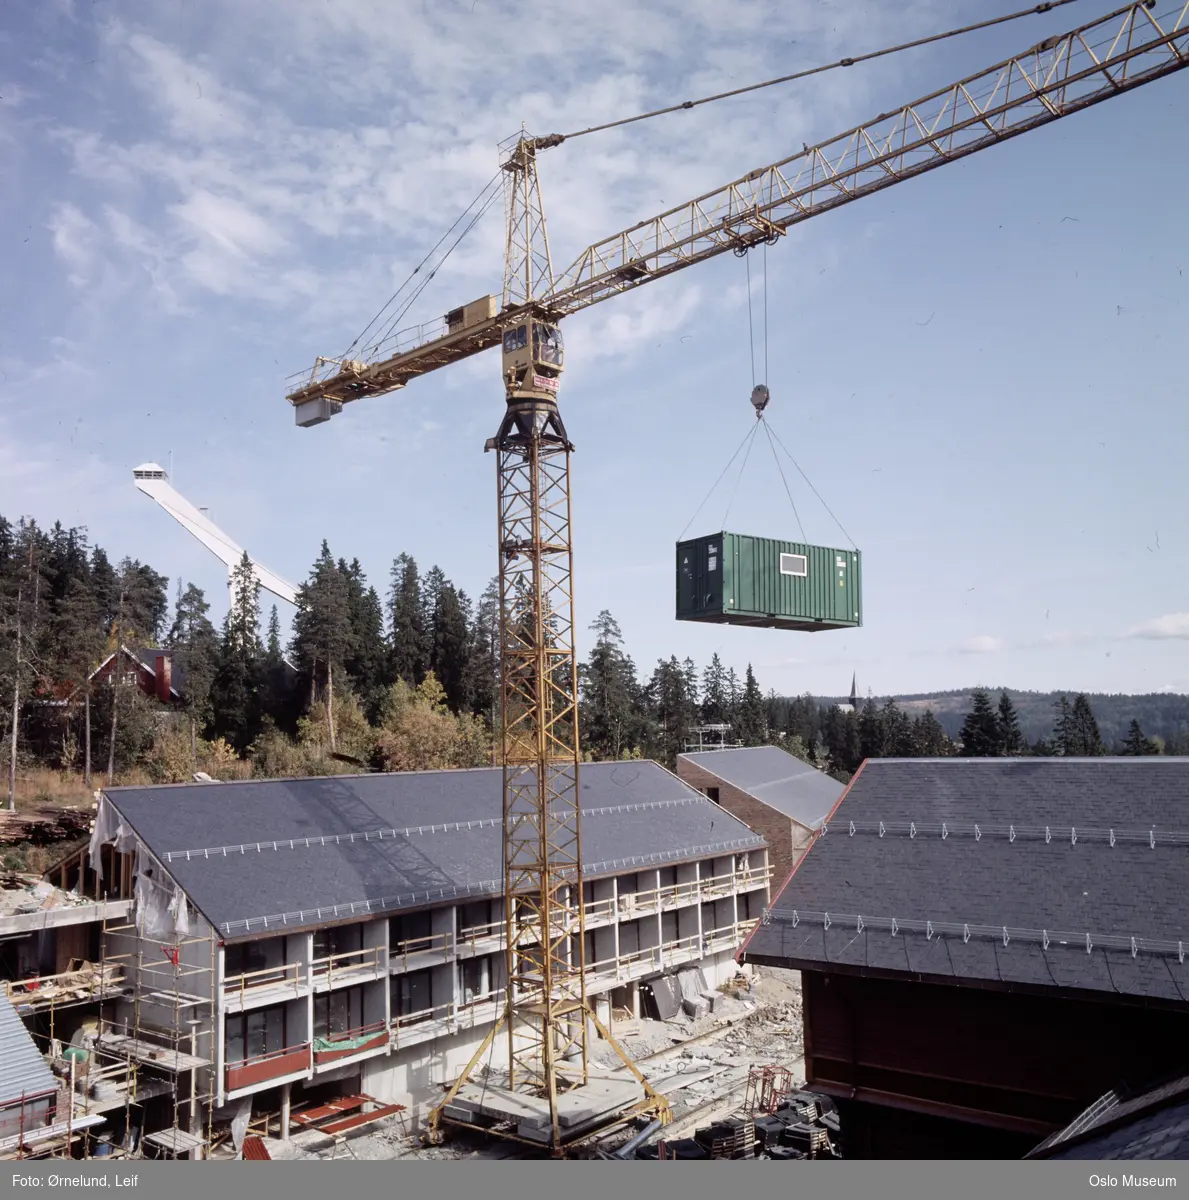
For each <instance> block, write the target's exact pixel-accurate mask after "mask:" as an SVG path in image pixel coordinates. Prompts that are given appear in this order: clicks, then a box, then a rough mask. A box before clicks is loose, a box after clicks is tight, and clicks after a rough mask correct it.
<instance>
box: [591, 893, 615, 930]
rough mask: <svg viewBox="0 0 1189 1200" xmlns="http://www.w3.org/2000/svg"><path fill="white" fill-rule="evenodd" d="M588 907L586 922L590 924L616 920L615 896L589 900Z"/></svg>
mask: <svg viewBox="0 0 1189 1200" xmlns="http://www.w3.org/2000/svg"><path fill="white" fill-rule="evenodd" d="M585 908H586V923H587V924H588V925H590V924H592V923H594V922H596V921H597V922H602V921H614V920H615V897H614V896H608V897H607V898H606V899H605V900H588V901H587V902H586V905H585Z"/></svg>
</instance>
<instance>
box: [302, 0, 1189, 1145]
mask: <svg viewBox="0 0 1189 1200" xmlns="http://www.w3.org/2000/svg"><path fill="white" fill-rule="evenodd" d="M1154 8H1155V0H1143V2H1142V3H1135V4H1129V5H1127V6H1126V7H1123V8H1120V9H1117V10H1116V11H1114V12H1112V13H1110V14H1108V15H1106V16H1103V17H1100V18H1098V19H1096V20H1093V21H1090V22H1088V23H1086V24H1084V25H1081V26H1079V27H1078V28H1076V29H1073V30H1070V31H1069V32H1067V33H1064V34H1060V35H1057V36H1054V37H1050V38H1047V39H1045V40H1044V41H1042V42H1040V43H1039V44H1038V45H1035V46H1033V47H1031V48H1030V49H1029V50H1027V51H1025V52H1024V53H1022V54H1019V55H1015V56H1013V57H1011V58H1008V59H1006V60H1004V61H1003V62H999V63H996V64H995V65H994V66H992V67H989V68H987V69H985V70H983V71H979V72H977V73H976V74H973V75H970V76H968V77H967V78H965V79H962V80H959V81H958V82H956V83H953V84H950V85H949V86H947V87H945V88H942V89H940V90H938V91H935V92H932V93H931V94H930V95H928V96H925V97H923V98H922V99H920V100H916V101H913V102H912V103H910V104H905V105H904V106H903V107H901V108H898V109H896V110H894V111H891V112H885V113H881V114H880V115H879V116H877V117H875V118H874V119H873V120H871V121H869V122H866V123H864V124H862V125H858V126H855V127H854V128H853V129H849V130H847V131H846V132H844V133H842V134H839V135H838V136H837V137H833V138H830V139H828V140H827V141H823V142H819V143H818V144H816V145H814V146H808V145H806V146H805V147H804V148H803V149H802V150H801V151H800V152H799V153H796V154H793V155H790V156H789V157H788V158H785V159H783V160H781V161H780V162H776V163H772V164H769V165H767V166H761V167H758V168H756V169H755V170H753V171H749V172H748V173H747V174H745V175H743V176H741V177H740V178H738V179H735V180H732V181H731V182H729V183H727V184H725V185H724V186H722V187H720V188H717V189H715V190H714V191H710V192H707V193H705V194H704V195H701V196H698V197H695V198H694V199H692V200H689V201H687V202H686V203H684V204H681V205H678V206H677V207H675V208H671V209H669V210H668V211H666V212H663V213H660V214H659V215H657V216H654V217H651V218H649V219H648V220H646V221H641V222H639V223H638V224H636V225H633V226H632V227H631V228H629V229H624V230H622V231H620V232H619V233H616V234H614V235H612V236H611V237H608V238H604V239H603V240H601V241H599V242H595V243H594V244H593V245H590V246H588V247H587V248H586V249H584V250H583V251H582V252H581V253H580V254H579V255H578V256H577V258H575V259H574V261H573V262H572V263H571V264H570V265H569V266H568V267H567V268H566V269H565V270H564V271H562V272H560V273H555V271H554V269H553V260H552V257H551V254H550V247H549V240H548V236H547V231H546V224H545V210H544V206H543V204H542V200H541V187H540V180H539V177H538V172H537V157H538V154H539V153H540V152H541V151H545V150H548V149H550V148H552V147H556V146H558V145H561V144H562V143H563V142H564V141H565V140H566V137H565V136H564V135H560V134H551V135H548V136H544V137H531V136H528V135H527V134H521V135H520V136H519V137H517V138H515V139H514V140H513V142H512V143H510V144H507V143H506V144H505V145H506V146H507V147H508V148H507V149H506V151H505V156H504V158H503V161H502V162H501V167H502V170H503V179H504V192H505V204H506V217H507V243H506V262H505V271H504V286H503V295H502V297H501V299H500V300H498V301H497V300H496V298H495V297H492V296H485V297H483V298H482V299H480V300H477V301H475V302H474V303H471V304H467V305H465V306H463V307H462V308H458V309H455V310H453V311H451V312H450V313H448V314H447V315H446V316H445V317H444V318H443V319H442V321H441V322H440V323H434V324H431V325H427V326H420V327H418V328H416V329H413V330H408V331H404V332H401V333H397V334H395V335H393V336H392V337H389V338H385V339H383V340H380V341H378V342H377V343H376V345H374V346H372V347H371V348H370V350H368V351H367V352H366V357H365V358H354V359H352V358H346V357H344V358H340V359H331V358H319V359H317V360H316V362H315V366H314V369H313V371H312V372H311V374H310V375H309V377H308V378H307V379H306V380H305V382H304V383H302V384H301V386H298V387H296V388H295V390H293V391H292V392H291V393H290V394H289V395H288V396H287V399H288V400H289V402H290V403H291V404H292V405H293V408H294V411H295V415H296V421H297V424H298V425H300V426H310V425H316V424H320V423H321V422H323V421H326V420H328V419H330V418H331V417H333V416H335V415H336V414H338V413H339V412H341V410H342V407H343V405H344V404H347V403H350V402H352V401H355V400H360V399H363V398H364V397H367V396H378V395H382V394H384V393H387V392H393V391H397V390H399V389H401V388H403V387H405V386H406V385H407V384H409V383H410V382H411V381H412V380H414V379H416V378H418V377H420V376H423V375H426V374H428V373H430V372H431V371H436V370H438V369H440V368H442V367H446V366H448V365H450V364H451V363H454V362H458V361H459V360H461V359H465V358H470V357H471V356H473V355H475V354H478V353H480V352H482V351H484V350H488V349H493V348H496V347H499V348H500V349H501V351H502V367H503V382H504V390H505V400H506V408H505V412H504V416H503V420H502V421H501V423H500V425H499V428H498V430H497V432H496V434H495V436H494V437H492V438H490V439H489V440H488V441H487V443H486V446H485V449H486V450H487V451H494V452H495V456H496V475H497V480H498V507H499V588H500V604H501V609H500V613H501V638H500V642H501V647H500V677H501V695H502V708H501V717H502V721H501V730H500V735H501V739H502V746H501V749H502V763H503V772H504V775H503V787H504V802H503V826H504V896H505V930H506V946H505V955H506V965H507V990H506V1003H505V1006H504V1010H503V1015H502V1017H501V1018H500V1020H499V1022H497V1024H495V1025H493V1027H492V1030H491V1032H490V1033H489V1035H488V1037H487V1039H486V1040H485V1041H484V1043H483V1044H482V1045H481V1046H480V1048H479V1050H478V1051H477V1052H476V1053H475V1055H474V1057H473V1058H472V1059H471V1061H470V1063H469V1064H468V1065H467V1067H466V1068H465V1070H464V1071H463V1073H462V1075H461V1076H460V1077H459V1079H458V1080H457V1081H456V1082H455V1083H454V1084H453V1086H452V1087H451V1088H450V1090H449V1091H448V1093H447V1095H446V1097H445V1099H444V1101H443V1102H442V1103H441V1104H440V1105H439V1106H438V1107H437V1108H436V1109H435V1110H434V1111H433V1113H432V1114H431V1117H430V1132H431V1136H436V1135H438V1133H439V1125H440V1122H441V1121H443V1120H445V1121H447V1122H455V1123H467V1122H466V1120H465V1119H464V1118H460V1117H459V1115H458V1114H459V1110H458V1108H457V1106H456V1107H454V1108H452V1107H451V1106H452V1104H454V1102H455V1101H456V1098H457V1097H459V1096H460V1095H461V1094H463V1093H462V1092H461V1089H463V1088H464V1087H466V1086H467V1085H468V1081H469V1079H470V1077H471V1075H472V1073H473V1072H475V1071H476V1069H477V1067H478V1064H479V1063H480V1062H481V1061H482V1058H483V1056H484V1055H485V1054H487V1053H488V1052H489V1050H490V1049H491V1047H492V1044H493V1039H495V1038H496V1037H497V1036H499V1035H500V1034H501V1032H502V1033H503V1035H504V1036H506V1038H507V1061H508V1089H507V1090H508V1091H509V1092H519V1093H521V1094H522V1095H525V1096H528V1095H531V1096H534V1097H535V1098H536V1102H537V1103H538V1104H539V1105H541V1106H542V1111H545V1110H544V1104H545V1103H546V1102H547V1113H548V1119H549V1123H550V1128H551V1136H552V1148H553V1150H554V1152H555V1153H560V1152H561V1150H562V1148H563V1146H564V1145H565V1144H566V1143H567V1141H568V1140H570V1135H568V1134H567V1129H566V1127H565V1125H566V1121H565V1120H563V1109H564V1108H565V1096H566V1093H567V1092H569V1091H570V1090H572V1089H576V1088H581V1087H583V1086H587V1085H588V1084H589V1074H588V1065H587V1063H588V1060H587V1039H588V1029H589V1027H590V1025H594V1026H595V1028H597V1029H598V1031H599V1033H600V1034H601V1035H602V1036H603V1037H605V1038H606V1039H607V1040H608V1041H610V1042H611V1044H612V1045H613V1046H615V1048H616V1049H617V1050H619V1047H618V1046H617V1045H616V1044H615V1042H614V1041H613V1039H612V1038H611V1035H610V1033H609V1031H608V1030H606V1029H604V1028H603V1026H602V1025H601V1023H600V1022H599V1021H598V1019H597V1018H596V1016H595V1014H594V1011H593V1009H592V1007H591V1006H590V1005H589V1004H588V999H587V994H586V976H585V951H586V947H585V936H584V933H585V913H584V903H583V888H582V850H581V816H580V805H579V790H578V770H579V767H578V764H579V746H578V691H577V664H576V657H575V644H574V642H575V639H574V613H573V588H572V582H571V581H572V560H573V542H572V538H571V532H570V497H571V492H570V458H571V454H572V452H573V449H574V447H573V445H572V443H571V441H570V438H569V435H568V433H567V431H566V427H565V425H564V424H563V422H562V417H561V412H560V410H559V408H558V387H559V383H560V379H561V375H562V371H563V368H564V365H565V363H564V352H563V348H562V339H561V333H560V330H559V323H560V322H561V320H562V319H564V318H565V317H569V316H572V315H574V314H575V313H578V312H580V311H582V310H583V309H586V308H589V307H590V306H591V305H593V304H597V303H599V302H601V301H604V300H608V299H610V298H612V297H613V296H618V295H622V294H623V293H625V292H630V291H634V290H635V289H636V288H638V287H642V286H643V285H644V284H646V283H650V282H652V281H654V280H657V279H663V278H665V277H666V276H668V275H672V274H674V273H675V272H677V271H680V270H683V269H685V268H687V267H691V266H693V265H694V264H695V263H700V262H703V261H706V260H708V259H712V258H715V257H717V256H718V255H721V254H724V253H726V252H727V251H731V252H733V253H735V254H737V255H743V254H746V253H747V252H748V251H749V250H750V249H752V248H753V247H756V246H759V245H761V244H763V243H768V244H774V243H775V242H777V241H778V240H779V239H780V238H781V237H782V236H783V235H784V234H785V233H786V232H787V231H788V230H789V229H790V228H791V227H792V226H794V225H797V224H799V223H800V222H802V221H806V220H808V219H809V218H810V217H814V216H817V215H818V214H820V213H824V212H828V211H830V210H831V209H835V208H840V207H841V206H842V205H844V204H849V203H850V202H851V201H853V200H857V199H859V198H860V197H863V196H867V195H870V194H872V193H874V192H878V191H882V190H883V189H885V188H888V187H891V186H892V185H894V184H896V183H899V182H901V181H902V180H905V179H911V178H914V177H915V176H917V175H922V174H924V173H925V172H927V171H931V170H933V169H934V168H936V167H940V166H943V165H944V164H946V163H950V162H954V161H956V160H957V159H961V158H965V157H966V156H968V155H970V154H974V153H975V152H977V151H979V150H983V149H985V148H987V147H989V146H994V145H997V144H998V143H1000V142H1004V141H1006V140H1008V139H1009V138H1013V137H1017V136H1018V135H1020V134H1022V133H1025V132H1027V131H1028V130H1031V129H1036V128H1038V127H1040V126H1042V125H1047V124H1049V123H1050V122H1053V121H1056V120H1059V119H1060V118H1062V117H1066V116H1069V115H1070V114H1072V113H1075V112H1078V111H1080V110H1081V109H1084V108H1089V107H1091V106H1092V105H1095V104H1097V103H1099V102H1101V101H1103V100H1108V99H1110V98H1111V97H1113V96H1118V95H1120V94H1122V93H1124V92H1127V91H1131V90H1133V89H1135V88H1137V87H1141V86H1143V85H1144V84H1146V83H1150V82H1152V81H1154V80H1156V79H1160V78H1162V77H1163V76H1166V75H1170V74H1172V73H1173V72H1175V71H1178V70H1180V69H1181V68H1183V67H1186V66H1189V3H1186V4H1184V5H1183V6H1182V5H1181V4H1180V3H1178V4H1177V5H1176V7H1175V8H1174V9H1173V10H1172V11H1171V12H1170V13H1168V14H1165V15H1160V16H1157V15H1155V14H1154V11H1153V10H1154ZM619 1052H620V1055H621V1057H622V1058H623V1061H624V1063H625V1065H626V1068H627V1069H628V1071H630V1072H631V1073H632V1074H633V1075H634V1077H635V1079H636V1081H637V1083H638V1085H639V1091H637V1093H636V1094H637V1096H639V1097H641V1098H639V1099H638V1100H637V1101H636V1102H635V1103H634V1104H632V1105H631V1106H629V1107H625V1108H624V1109H623V1111H621V1112H620V1113H618V1114H616V1119H617V1120H626V1119H627V1118H628V1117H629V1116H633V1115H637V1114H646V1115H649V1116H652V1117H654V1118H659V1119H660V1120H661V1121H662V1122H664V1121H666V1120H667V1119H668V1109H667V1102H666V1101H665V1100H664V1098H663V1097H662V1096H659V1095H657V1094H656V1093H654V1092H653V1091H652V1090H651V1088H650V1087H649V1086H648V1084H647V1082H646V1080H645V1079H644V1077H643V1075H642V1074H641V1073H640V1071H639V1070H638V1069H637V1068H636V1067H635V1066H634V1064H632V1063H631V1061H630V1059H629V1058H628V1056H627V1055H626V1053H625V1052H623V1051H622V1050H620V1051H619ZM471 1086H474V1085H471ZM484 1086H485V1087H487V1088H490V1086H491V1085H490V1083H488V1084H485V1085H484ZM510 1111H515V1109H514V1108H513V1109H511V1110H510Z"/></svg>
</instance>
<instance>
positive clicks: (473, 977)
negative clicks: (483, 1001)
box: [458, 955, 491, 1004]
mask: <svg viewBox="0 0 1189 1200" xmlns="http://www.w3.org/2000/svg"><path fill="white" fill-rule="evenodd" d="M458 976H459V991H460V992H461V993H462V1002H463V1004H470V1003H472V1002H473V1001H475V1000H478V999H480V997H482V996H486V995H487V993H488V992H490V991H491V958H490V957H489V956H487V955H484V956H482V957H479V958H466V959H463V961H462V962H460V963H459V964H458Z"/></svg>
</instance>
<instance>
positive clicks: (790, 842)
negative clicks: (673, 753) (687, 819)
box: [677, 758, 813, 896]
mask: <svg viewBox="0 0 1189 1200" xmlns="http://www.w3.org/2000/svg"><path fill="white" fill-rule="evenodd" d="M677 777H678V778H679V779H681V780H683V781H684V782H685V783H688V784H689V785H690V787H694V788H697V789H698V791H699V792H703V793H705V791H706V789H707V788H718V803H719V805H720V806H721V807H722V808H724V809H726V811H727V812H729V813H730V814H731V815H732V816H733V817H738V818H739V820H740V821H742V822H743V823H744V824H745V825H747V826H748V827H749V828H751V829H754V830H755V831H756V833H758V834H759V835H760V836H761V837H763V838H764V839H765V840H766V841H767V843H768V862H769V864H770V865H771V867H772V883H771V886H770V889H769V894H770V895H772V896H775V895H776V893H777V892H778V891H780V888H781V886H782V885H783V884H784V881H785V880H786V879H787V878H788V877H789V875H790V874H791V873H792V870H793V867H794V866H796V864H797V862H798V861H799V860H800V858H801V856H802V855H803V854H804V853H805V851H806V850H807V849H808V848H809V845H810V843H811V842H812V840H813V833H812V831H811V830H809V829H806V828H805V826H804V825H801V824H799V823H798V822H796V821H794V820H793V819H792V818H791V817H787V816H785V814H784V813H782V812H777V811H776V809H774V808H769V807H768V805H766V804H764V803H762V802H761V801H759V800H757V799H756V798H755V797H754V796H749V795H748V794H747V793H746V792H742V791H740V790H739V789H738V788H737V787H732V786H731V785H730V784H729V783H727V781H726V780H725V779H720V778H719V777H718V776H717V775H715V774H713V773H712V772H711V771H707V770H706V769H705V768H704V767H699V766H695V765H694V764H693V763H691V762H689V761H688V760H686V759H684V758H678V759H677Z"/></svg>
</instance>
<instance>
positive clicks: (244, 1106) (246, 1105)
mask: <svg viewBox="0 0 1189 1200" xmlns="http://www.w3.org/2000/svg"><path fill="white" fill-rule="evenodd" d="M251 1119H252V1097H251V1096H245V1097H244V1098H243V1099H242V1100H241V1101H240V1102H239V1109H238V1110H237V1111H236V1114H235V1116H234V1117H232V1118H231V1140H232V1141H233V1142H234V1143H235V1152H236V1154H239V1153H240V1151H241V1150H243V1148H244V1138H245V1137H247V1136H248V1122H249V1121H250V1120H251Z"/></svg>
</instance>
